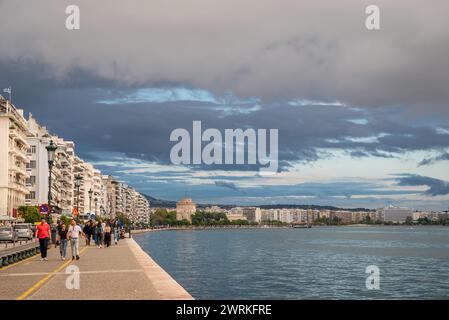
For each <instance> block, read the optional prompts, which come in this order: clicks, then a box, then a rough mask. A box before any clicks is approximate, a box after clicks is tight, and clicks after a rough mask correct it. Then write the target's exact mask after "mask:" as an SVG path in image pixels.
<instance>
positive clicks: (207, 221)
mask: <svg viewBox="0 0 449 320" xmlns="http://www.w3.org/2000/svg"><path fill="white" fill-rule="evenodd" d="M192 224H193V225H196V226H208V225H229V224H231V223H230V221H229V220H228V217H227V216H226V214H224V213H214V212H203V211H197V212H196V213H195V214H194V215H192Z"/></svg>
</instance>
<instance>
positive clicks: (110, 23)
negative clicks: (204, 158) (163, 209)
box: [0, 0, 449, 210]
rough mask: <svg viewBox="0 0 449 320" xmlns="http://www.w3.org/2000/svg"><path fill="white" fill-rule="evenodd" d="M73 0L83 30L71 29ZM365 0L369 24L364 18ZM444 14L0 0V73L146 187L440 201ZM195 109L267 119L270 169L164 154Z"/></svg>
mask: <svg viewBox="0 0 449 320" xmlns="http://www.w3.org/2000/svg"><path fill="white" fill-rule="evenodd" d="M74 2H76V4H77V5H78V6H79V8H80V29H79V30H67V29H66V28H65V20H66V18H67V16H68V15H67V14H66V13H65V10H66V7H67V6H68V5H71V4H75V3H74ZM371 4H376V5H378V7H379V8H380V30H375V31H373V30H368V29H367V28H366V27H365V19H366V18H367V15H366V14H365V8H366V7H367V6H368V5H371ZM448 12H449V2H447V1H446V0H433V1H432V2H431V4H430V3H427V2H424V1H416V0H397V1H394V2H393V1H386V0H374V1H364V0H351V1H350V0H342V1H338V2H337V1H322V0H318V1H317V0H315V1H293V0H291V1H290V0H277V1H274V0H271V1H268V0H246V1H236V0H227V1H223V0H214V1H211V0H191V1H181V0H145V1H144V0H140V1H138V0H128V1H126V2H124V1H117V0H108V1H105V0H97V1H83V0H78V1H64V0H45V1H44V0H43V1H39V2H38V1H31V0H22V1H13V0H0V41H1V42H0V87H1V88H6V87H9V86H11V87H12V91H13V92H12V94H13V103H14V104H15V105H16V106H17V107H20V108H23V109H24V110H25V112H26V114H27V113H28V112H31V113H32V114H33V116H34V117H35V118H37V119H38V121H39V122H40V123H41V124H42V125H45V126H46V127H47V128H49V130H50V131H51V132H52V133H54V134H57V135H59V136H61V137H64V138H65V139H67V140H72V141H74V142H75V143H76V150H77V152H78V154H79V156H80V157H81V158H83V159H84V160H86V161H89V162H92V163H93V164H94V165H95V166H96V167H97V168H99V169H101V170H102V172H103V173H105V174H112V175H114V176H115V177H117V179H119V180H121V181H124V182H127V183H129V184H130V185H132V186H134V187H135V188H136V189H137V190H138V191H140V192H142V193H145V194H148V195H151V196H153V197H156V198H161V199H167V200H177V199H179V198H181V197H184V196H186V195H187V196H189V197H192V198H193V199H194V201H197V202H201V203H223V204H236V205H261V204H316V205H334V206H340V207H366V208H379V207H383V206H385V205H397V206H404V207H410V208H414V209H426V210H427V209H428V210H443V209H444V210H447V208H448V207H449V170H448V169H449V22H448V21H449V20H448V19H447V13H448ZM3 95H6V94H3ZM195 120H200V121H201V122H202V127H203V128H204V129H206V128H217V129H218V130H220V131H221V132H224V130H225V129H227V128H229V129H236V128H242V129H248V128H253V129H267V130H268V129H278V132H279V144H278V149H279V170H278V172H277V173H276V174H275V175H271V176H263V175H260V174H259V170H258V169H259V168H258V166H254V165H206V164H199V165H183V164H181V165H174V164H172V163H171V161H170V149H171V148H172V147H173V145H174V142H171V141H170V133H171V132H172V131H173V130H174V129H177V128H185V129H186V130H188V131H190V132H191V131H192V122H193V121H195Z"/></svg>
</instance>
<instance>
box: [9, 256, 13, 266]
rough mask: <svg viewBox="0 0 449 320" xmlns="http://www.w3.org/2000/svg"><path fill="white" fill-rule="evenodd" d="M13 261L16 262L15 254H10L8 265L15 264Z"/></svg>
mask: <svg viewBox="0 0 449 320" xmlns="http://www.w3.org/2000/svg"><path fill="white" fill-rule="evenodd" d="M13 263H14V259H13V255H12V254H10V255H9V256H8V265H9V264H13Z"/></svg>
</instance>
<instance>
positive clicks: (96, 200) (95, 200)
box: [94, 197, 98, 215]
mask: <svg viewBox="0 0 449 320" xmlns="http://www.w3.org/2000/svg"><path fill="white" fill-rule="evenodd" d="M94 202H95V215H97V203H98V198H97V197H95V199H94Z"/></svg>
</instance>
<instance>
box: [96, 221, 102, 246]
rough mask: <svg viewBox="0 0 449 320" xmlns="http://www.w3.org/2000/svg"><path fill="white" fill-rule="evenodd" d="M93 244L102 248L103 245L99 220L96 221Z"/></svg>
mask: <svg viewBox="0 0 449 320" xmlns="http://www.w3.org/2000/svg"><path fill="white" fill-rule="evenodd" d="M95 244H96V245H97V247H98V248H102V245H103V227H102V225H101V221H98V222H97V225H96V227H95Z"/></svg>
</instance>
